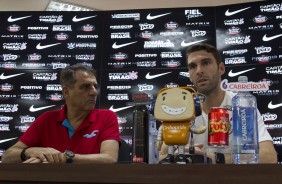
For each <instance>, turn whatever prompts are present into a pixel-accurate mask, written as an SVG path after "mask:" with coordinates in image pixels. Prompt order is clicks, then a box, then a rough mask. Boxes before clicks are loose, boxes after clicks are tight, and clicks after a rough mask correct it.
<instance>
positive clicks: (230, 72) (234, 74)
mask: <svg viewBox="0 0 282 184" xmlns="http://www.w3.org/2000/svg"><path fill="white" fill-rule="evenodd" d="M254 69H256V68H250V69H247V70H242V71H239V72H233V70H230V71H229V73H228V76H229V77H236V76H238V75H241V74H243V73H246V72H249V71H251V70H254Z"/></svg>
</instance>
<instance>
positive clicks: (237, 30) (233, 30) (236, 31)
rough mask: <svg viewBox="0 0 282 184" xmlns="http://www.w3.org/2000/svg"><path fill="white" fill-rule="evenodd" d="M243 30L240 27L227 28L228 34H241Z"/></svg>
mask: <svg viewBox="0 0 282 184" xmlns="http://www.w3.org/2000/svg"><path fill="white" fill-rule="evenodd" d="M240 32H241V29H240V28H239V27H234V26H233V27H231V28H229V29H227V31H226V34H229V35H236V34H239V33H240Z"/></svg>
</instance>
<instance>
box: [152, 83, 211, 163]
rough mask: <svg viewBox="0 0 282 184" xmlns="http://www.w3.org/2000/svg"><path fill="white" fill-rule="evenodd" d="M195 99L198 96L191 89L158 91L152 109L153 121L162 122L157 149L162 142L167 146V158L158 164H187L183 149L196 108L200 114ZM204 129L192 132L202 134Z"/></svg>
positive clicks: (179, 88)
mask: <svg viewBox="0 0 282 184" xmlns="http://www.w3.org/2000/svg"><path fill="white" fill-rule="evenodd" d="M196 98H198V94H197V92H196V91H195V90H194V88H192V87H176V88H163V89H161V90H160V91H159V93H158V96H157V99H156V103H155V107H154V117H155V119H156V120H159V121H161V122H162V125H161V126H160V128H159V132H158V138H157V148H158V150H160V149H161V145H162V143H163V142H164V143H165V144H167V145H168V156H167V157H166V158H165V159H163V160H161V161H160V163H162V164H169V163H177V164H186V163H187V159H186V157H185V152H184V147H185V145H186V144H187V143H188V139H189V135H190V134H189V133H190V131H191V129H190V124H191V122H193V121H194V120H195V118H196V113H197V109H196V107H198V108H199V109H200V112H198V113H201V108H200V104H195V99H196ZM197 105H198V106H197ZM199 109H198V110H199ZM198 113H197V114H198ZM205 129H206V127H200V128H198V129H195V130H194V131H193V132H194V133H203V132H204V131H205ZM175 146H178V153H179V154H178V155H177V156H176V158H174V147H175Z"/></svg>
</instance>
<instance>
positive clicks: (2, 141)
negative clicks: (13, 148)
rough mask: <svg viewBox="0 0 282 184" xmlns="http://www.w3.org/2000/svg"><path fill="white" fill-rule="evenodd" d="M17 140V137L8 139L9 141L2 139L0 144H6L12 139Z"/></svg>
mask: <svg viewBox="0 0 282 184" xmlns="http://www.w3.org/2000/svg"><path fill="white" fill-rule="evenodd" d="M17 138H18V137H14V138H9V139H2V140H0V143H4V142H8V141H11V140H14V139H17Z"/></svg>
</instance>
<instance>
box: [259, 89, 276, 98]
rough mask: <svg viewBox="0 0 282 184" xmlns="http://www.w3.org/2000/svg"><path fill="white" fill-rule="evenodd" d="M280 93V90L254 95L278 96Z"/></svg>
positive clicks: (260, 92)
mask: <svg viewBox="0 0 282 184" xmlns="http://www.w3.org/2000/svg"><path fill="white" fill-rule="evenodd" d="M279 93H280V91H279V89H272V90H267V91H254V92H253V94H256V95H258V96H276V95H279Z"/></svg>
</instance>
